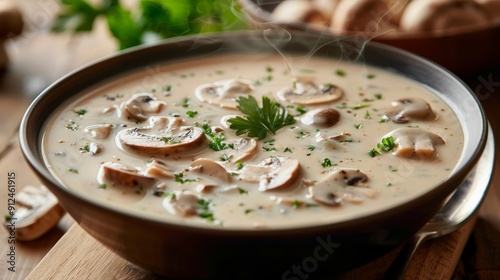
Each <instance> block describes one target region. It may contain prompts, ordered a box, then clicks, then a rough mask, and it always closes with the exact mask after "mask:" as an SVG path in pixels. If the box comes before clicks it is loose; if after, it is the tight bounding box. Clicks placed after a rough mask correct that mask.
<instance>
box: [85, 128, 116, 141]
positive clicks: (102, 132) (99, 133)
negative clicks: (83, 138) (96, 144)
mask: <svg viewBox="0 0 500 280" xmlns="http://www.w3.org/2000/svg"><path fill="white" fill-rule="evenodd" d="M112 128H113V125H111V124H95V125H89V126H87V127H85V133H89V134H90V136H91V137H92V138H94V139H96V140H104V139H107V138H108V137H109V134H110V133H111V129H112Z"/></svg>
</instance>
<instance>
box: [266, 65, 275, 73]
mask: <svg viewBox="0 0 500 280" xmlns="http://www.w3.org/2000/svg"><path fill="white" fill-rule="evenodd" d="M273 70H274V69H273V68H272V67H271V66H267V67H266V72H268V73H271V72H273Z"/></svg>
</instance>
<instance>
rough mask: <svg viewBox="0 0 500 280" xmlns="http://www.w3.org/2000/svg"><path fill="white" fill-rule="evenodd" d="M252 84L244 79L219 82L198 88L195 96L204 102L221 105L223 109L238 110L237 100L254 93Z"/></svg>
mask: <svg viewBox="0 0 500 280" xmlns="http://www.w3.org/2000/svg"><path fill="white" fill-rule="evenodd" d="M251 84H252V81H249V80H242V79H230V80H223V81H217V82H214V83H209V84H203V85H200V86H198V87H197V88H196V90H195V95H196V97H197V98H198V99H199V100H200V101H202V102H207V103H209V104H215V105H219V106H220V107H222V108H231V109H236V106H238V103H237V102H236V99H237V98H238V97H239V96H241V95H248V94H251V93H252V92H253V91H254V89H253V86H252V85H251Z"/></svg>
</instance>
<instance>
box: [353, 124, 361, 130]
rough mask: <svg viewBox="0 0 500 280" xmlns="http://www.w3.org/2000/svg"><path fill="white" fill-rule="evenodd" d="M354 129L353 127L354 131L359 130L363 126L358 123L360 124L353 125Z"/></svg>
mask: <svg viewBox="0 0 500 280" xmlns="http://www.w3.org/2000/svg"><path fill="white" fill-rule="evenodd" d="M354 127H355V128H356V129H361V128H362V127H363V124H362V123H360V124H355V125H354Z"/></svg>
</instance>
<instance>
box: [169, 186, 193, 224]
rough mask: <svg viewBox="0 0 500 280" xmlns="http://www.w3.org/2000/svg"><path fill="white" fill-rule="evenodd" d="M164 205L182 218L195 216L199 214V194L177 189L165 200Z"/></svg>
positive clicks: (170, 211)
mask: <svg viewBox="0 0 500 280" xmlns="http://www.w3.org/2000/svg"><path fill="white" fill-rule="evenodd" d="M163 207H164V208H165V209H166V210H167V211H168V212H169V213H170V214H172V215H176V216H180V217H182V218H187V217H191V216H195V215H197V214H198V196H196V195H195V194H193V193H192V192H190V191H176V192H174V193H172V194H171V195H169V196H168V197H166V198H165V199H164V200H163Z"/></svg>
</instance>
